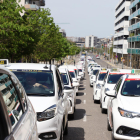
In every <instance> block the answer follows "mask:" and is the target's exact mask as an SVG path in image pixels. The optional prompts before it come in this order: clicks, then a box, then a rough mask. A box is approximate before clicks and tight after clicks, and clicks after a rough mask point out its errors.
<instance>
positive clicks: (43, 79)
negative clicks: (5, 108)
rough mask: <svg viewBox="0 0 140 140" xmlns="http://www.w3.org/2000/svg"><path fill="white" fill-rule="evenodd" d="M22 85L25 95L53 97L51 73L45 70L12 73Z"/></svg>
mask: <svg viewBox="0 0 140 140" xmlns="http://www.w3.org/2000/svg"><path fill="white" fill-rule="evenodd" d="M13 73H14V74H15V75H16V76H17V77H18V79H19V80H20V82H21V83H22V85H23V87H24V89H25V91H26V93H27V95H32V96H54V94H55V92H54V78H53V73H52V72H48V71H45V70H41V71H38V70H27V71H24V70H23V71H20V70H19V71H18V70H17V71H13Z"/></svg>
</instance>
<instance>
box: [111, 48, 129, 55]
mask: <svg viewBox="0 0 140 140" xmlns="http://www.w3.org/2000/svg"><path fill="white" fill-rule="evenodd" d="M113 52H114V53H119V54H122V53H123V54H128V53H127V49H122V48H113Z"/></svg>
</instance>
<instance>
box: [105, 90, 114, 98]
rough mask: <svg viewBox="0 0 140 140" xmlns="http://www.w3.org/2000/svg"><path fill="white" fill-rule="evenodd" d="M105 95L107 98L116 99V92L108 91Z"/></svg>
mask: <svg viewBox="0 0 140 140" xmlns="http://www.w3.org/2000/svg"><path fill="white" fill-rule="evenodd" d="M105 94H106V95H107V96H109V97H114V98H116V94H115V90H111V91H106V93H105Z"/></svg>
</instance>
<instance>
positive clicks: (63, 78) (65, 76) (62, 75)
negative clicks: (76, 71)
mask: <svg viewBox="0 0 140 140" xmlns="http://www.w3.org/2000/svg"><path fill="white" fill-rule="evenodd" d="M60 75H61V79H62V81H63V84H64V85H68V84H69V79H68V75H67V73H61V74H60Z"/></svg>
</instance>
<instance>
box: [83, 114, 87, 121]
mask: <svg viewBox="0 0 140 140" xmlns="http://www.w3.org/2000/svg"><path fill="white" fill-rule="evenodd" d="M86 121H87V116H86V114H84V116H83V122H86Z"/></svg>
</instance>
